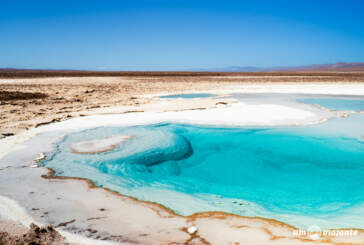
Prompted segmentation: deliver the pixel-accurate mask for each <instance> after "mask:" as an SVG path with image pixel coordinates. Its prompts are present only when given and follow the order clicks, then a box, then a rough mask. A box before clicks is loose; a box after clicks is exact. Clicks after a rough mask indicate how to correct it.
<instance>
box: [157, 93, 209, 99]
mask: <svg viewBox="0 0 364 245" xmlns="http://www.w3.org/2000/svg"><path fill="white" fill-rule="evenodd" d="M213 96H215V95H213V94H208V93H194V94H173V95H165V96H160V98H163V99H178V98H183V99H197V98H208V97H213Z"/></svg>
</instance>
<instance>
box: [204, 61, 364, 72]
mask: <svg viewBox="0 0 364 245" xmlns="http://www.w3.org/2000/svg"><path fill="white" fill-rule="evenodd" d="M198 71H214V72H274V71H364V62H351V63H345V62H338V63H336V64H320V65H307V66H282V67H269V68H260V67H254V66H229V67H224V68H212V69H198Z"/></svg>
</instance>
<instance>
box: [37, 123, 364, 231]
mask: <svg viewBox="0 0 364 245" xmlns="http://www.w3.org/2000/svg"><path fill="white" fill-rule="evenodd" d="M346 121H347V120H346ZM346 121H344V120H343V119H342V120H341V121H340V120H336V121H335V120H334V121H332V122H328V123H327V128H334V129H335V128H338V127H337V126H336V124H338V125H340V124H341V122H346ZM330 124H331V127H330ZM358 125H360V123H358ZM361 125H362V124H361ZM344 127H345V125H344ZM324 128H326V127H325V124H321V125H318V126H306V127H290V128H289V127H288V128H214V127H201V126H193V125H182V124H160V125H149V126H136V127H100V128H95V129H88V130H85V131H82V132H76V133H70V134H68V135H67V136H66V137H65V138H64V140H63V141H62V142H59V143H58V145H57V151H56V152H55V153H54V154H53V155H52V156H51V157H50V158H49V159H48V160H47V161H45V162H44V165H45V166H47V167H51V168H53V169H54V170H56V172H57V174H58V175H64V176H75V177H84V178H88V179H91V180H93V181H94V182H95V183H96V184H97V185H99V186H103V187H108V188H110V189H113V190H116V191H119V192H120V193H122V194H126V195H131V196H134V197H136V198H140V199H143V200H148V201H155V202H158V203H161V204H163V205H166V206H167V207H170V208H172V209H174V210H175V211H176V212H178V213H181V214H191V213H194V212H198V211H213V210H220V211H226V212H231V213H237V214H241V215H248V216H264V217H268V218H277V217H278V219H281V220H283V221H285V220H289V219H288V218H285V217H283V216H282V215H298V216H304V217H310V216H312V217H316V216H320V215H321V216H322V215H324V216H325V215H329V214H335V213H340V212H342V211H343V210H346V209H350V208H352V207H356V205H358V204H362V203H364V187H363V186H364V185H363V184H364V142H363V141H361V140H360V138H355V137H351V136H347V135H345V134H343V133H335V131H327V132H325V130H323V129H324ZM318 132H319V133H318ZM119 134H127V135H134V136H135V137H134V138H132V139H131V140H129V141H126V142H124V143H122V144H121V145H120V146H118V147H116V148H115V149H114V150H112V151H109V152H104V153H99V154H74V153H72V152H71V149H70V146H71V144H72V143H74V142H78V141H83V140H90V139H99V138H105V137H108V136H112V135H119ZM163 191H166V192H163ZM165 193H168V194H165ZM180 194H181V195H183V196H179V195H180ZM190 197H191V202H190V201H189V200H190V199H189V198H190ZM189 202H190V203H189ZM276 215H278V216H276ZM279 215H281V216H279ZM325 217H326V216H325ZM289 221H290V220H289ZM292 222H293V221H292ZM293 223H294V222H293ZM297 223H298V224H299V222H297ZM363 225H364V224H363Z"/></svg>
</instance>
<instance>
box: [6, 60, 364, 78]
mask: <svg viewBox="0 0 364 245" xmlns="http://www.w3.org/2000/svg"><path fill="white" fill-rule="evenodd" d="M171 72H172V73H173V72H177V73H184V74H186V73H194V75H196V73H205V72H364V62H350V63H349V62H347V63H346V62H338V63H336V64H320V65H307V66H280V67H268V68H261V67H254V66H229V67H223V68H206V69H205V68H201V69H200V68H191V69H183V70H179V69H176V70H170V69H169V70H166V71H162V70H160V71H133V70H130V71H128V70H120V71H106V70H105V71H98V70H65V69H63V70H57V69H14V68H0V77H7V76H8V77H12V76H14V74H18V75H19V76H21V74H23V75H24V74H27V75H26V76H32V75H36V74H37V76H38V75H39V74H41V75H42V76H57V75H64V76H71V75H79V76H85V75H88V76H91V75H104V76H106V75H113V76H119V75H128V74H133V75H143V74H144V75H147V74H148V75H150V74H152V73H153V74H155V75H156V74H160V75H168V73H171ZM24 76H25V75H24Z"/></svg>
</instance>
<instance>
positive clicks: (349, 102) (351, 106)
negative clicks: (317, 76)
mask: <svg viewBox="0 0 364 245" xmlns="http://www.w3.org/2000/svg"><path fill="white" fill-rule="evenodd" d="M298 101H300V102H303V103H308V104H318V105H321V106H323V107H326V108H328V109H330V110H354V111H361V110H364V100H363V99H343V98H341V99H338V98H304V99H298Z"/></svg>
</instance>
